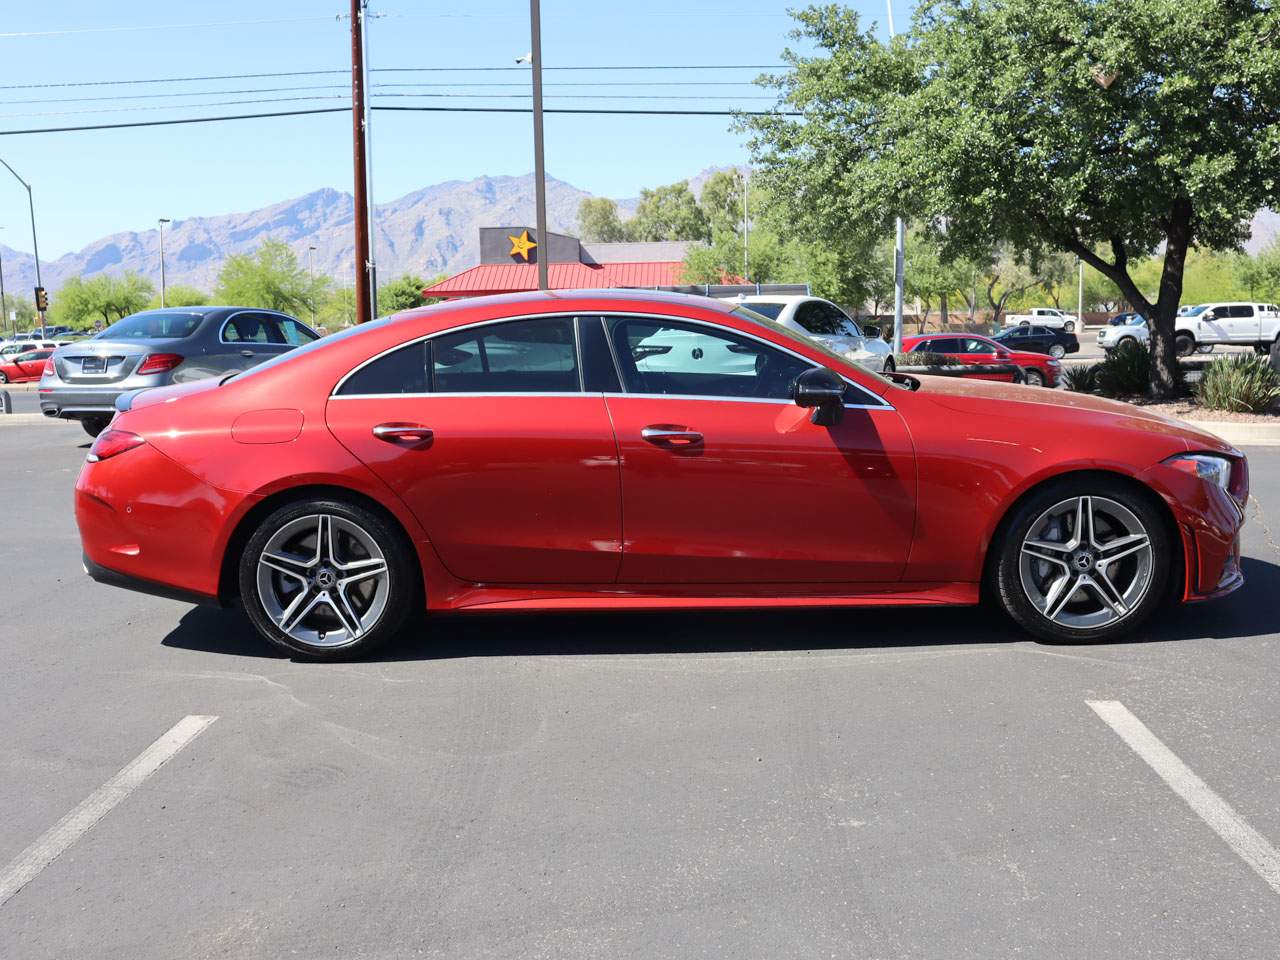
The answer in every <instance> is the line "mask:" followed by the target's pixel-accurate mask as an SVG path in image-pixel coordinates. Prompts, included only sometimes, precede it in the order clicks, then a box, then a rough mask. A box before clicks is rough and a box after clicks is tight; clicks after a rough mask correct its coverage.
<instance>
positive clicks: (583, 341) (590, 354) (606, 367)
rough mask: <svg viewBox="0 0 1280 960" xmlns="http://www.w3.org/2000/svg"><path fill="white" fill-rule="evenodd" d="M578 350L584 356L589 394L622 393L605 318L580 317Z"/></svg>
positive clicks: (583, 378)
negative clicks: (606, 331)
mask: <svg viewBox="0 0 1280 960" xmlns="http://www.w3.org/2000/svg"><path fill="white" fill-rule="evenodd" d="M578 350H579V353H580V354H581V356H582V387H583V389H584V390H586V391H587V392H588V393H621V392H622V384H621V383H620V382H619V380H618V369H617V367H615V366H614V363H613V351H612V350H610V349H609V337H608V334H607V333H605V329H604V318H603V317H578Z"/></svg>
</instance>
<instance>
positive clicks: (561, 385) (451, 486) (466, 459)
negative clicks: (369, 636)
mask: <svg viewBox="0 0 1280 960" xmlns="http://www.w3.org/2000/svg"><path fill="white" fill-rule="evenodd" d="M597 322H598V321H597ZM574 327H575V321H574V319H573V318H572V317H555V318H540V319H533V320H518V321H509V322H504V323H500V324H497V323H495V324H481V325H477V326H474V327H469V328H465V329H462V330H459V331H455V332H451V333H446V334H441V335H438V336H436V337H433V338H430V339H428V340H426V341H419V342H417V343H413V344H409V345H407V346H405V347H401V348H399V349H397V350H396V351H393V352H391V353H388V354H386V355H384V356H382V357H380V358H378V359H376V360H374V361H373V362H372V363H369V364H366V365H365V366H364V367H361V368H359V369H358V370H357V371H355V372H354V373H353V374H351V375H349V376H348V377H347V378H346V380H345V381H344V382H343V383H342V384H340V385H339V388H338V390H337V391H336V392H335V396H334V397H333V398H332V399H331V400H330V401H329V404H328V409H327V412H326V416H327V419H328V424H329V428H330V429H331V430H332V431H333V433H334V435H335V436H337V438H338V439H339V440H340V441H341V442H342V443H343V444H344V445H345V446H346V447H347V449H349V450H350V451H351V452H352V453H353V454H354V455H355V456H356V457H358V458H359V459H360V460H362V461H363V462H364V463H366V464H367V465H368V466H369V468H370V469H372V470H373V471H374V472H375V473H376V474H377V475H378V476H379V477H381V478H382V479H383V480H384V481H385V482H386V483H387V485H388V486H389V487H390V488H391V489H392V490H393V491H395V493H396V494H398V495H399V496H400V497H401V499H403V500H404V502H405V503H406V504H407V505H408V507H409V509H410V510H411V511H413V513H414V515H415V516H416V517H417V518H418V520H419V522H421V523H422V526H423V528H424V529H425V530H426V531H427V535H428V536H429V537H430V539H431V542H432V544H433V546H434V547H435V550H436V552H437V553H438V554H439V556H440V559H441V562H443V563H444V565H445V566H446V567H447V568H448V569H449V571H450V572H451V573H452V574H453V575H454V576H456V577H458V578H460V579H463V580H469V581H472V582H488V583H531V584H532V583H609V582H612V581H613V580H614V578H615V577H616V576H617V572H618V563H619V559H620V556H621V550H622V543H621V536H622V514H621V504H620V492H619V465H618V449H617V444H616V442H615V440H614V436H613V428H612V427H611V426H610V423H609V413H608V411H607V409H606V408H605V401H604V397H603V396H602V394H600V393H596V394H594V395H590V394H585V393H583V392H582V382H581V379H580V372H579V364H578V361H577V357H578V352H577V349H576V344H575V335H574Z"/></svg>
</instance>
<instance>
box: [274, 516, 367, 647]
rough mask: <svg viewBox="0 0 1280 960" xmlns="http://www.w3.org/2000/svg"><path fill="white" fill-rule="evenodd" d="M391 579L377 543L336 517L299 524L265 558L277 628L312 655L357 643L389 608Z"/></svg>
mask: <svg viewBox="0 0 1280 960" xmlns="http://www.w3.org/2000/svg"><path fill="white" fill-rule="evenodd" d="M390 586H391V574H390V567H389V566H388V563H387V558H386V556H385V555H384V553H383V551H382V549H381V548H380V547H379V546H378V543H377V541H376V540H375V539H374V538H373V537H372V536H371V535H370V534H369V533H368V531H366V530H365V529H364V528H363V527H361V526H359V525H358V524H356V523H353V522H352V521H350V520H348V519H346V518H345V517H339V516H335V515H333V514H327V513H321V514H310V515H307V516H302V517H298V518H296V519H294V520H291V521H289V522H288V523H286V524H284V525H283V526H282V527H280V529H279V530H277V531H276V532H275V533H274V534H273V535H272V536H271V538H270V539H269V540H268V541H267V544H266V546H265V547H264V548H263V550H262V552H261V554H259V556H258V568H257V587H258V597H259V599H260V600H261V601H262V606H263V609H264V610H265V611H266V613H267V616H269V617H270V618H271V620H272V622H273V623H274V624H275V625H276V627H277V628H278V629H279V630H280V631H281V632H282V633H284V634H286V635H287V636H288V637H290V638H291V639H293V640H295V641H298V642H299V643H303V644H306V645H307V646H310V647H340V646H345V645H347V644H350V643H354V642H355V641H357V640H359V639H360V638H361V637H363V636H364V635H365V634H366V633H368V632H369V631H370V630H371V629H373V627H374V626H375V625H376V624H377V622H378V619H379V617H381V616H382V613H383V611H384V610H385V609H386V606H387V598H388V595H389V593H390Z"/></svg>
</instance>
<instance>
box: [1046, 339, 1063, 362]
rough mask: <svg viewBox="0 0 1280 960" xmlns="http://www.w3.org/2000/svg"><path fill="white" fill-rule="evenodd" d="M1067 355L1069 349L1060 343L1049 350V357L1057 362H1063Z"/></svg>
mask: <svg viewBox="0 0 1280 960" xmlns="http://www.w3.org/2000/svg"><path fill="white" fill-rule="evenodd" d="M1066 355H1067V348H1066V347H1064V346H1063V345H1062V344H1060V343H1055V344H1053V346H1051V347H1050V348H1049V356H1051V357H1053V359H1055V360H1061V359H1062V358H1063V357H1065V356H1066Z"/></svg>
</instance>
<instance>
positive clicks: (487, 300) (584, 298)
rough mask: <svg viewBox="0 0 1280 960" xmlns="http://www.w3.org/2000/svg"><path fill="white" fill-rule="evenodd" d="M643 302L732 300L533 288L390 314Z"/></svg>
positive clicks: (721, 308)
mask: <svg viewBox="0 0 1280 960" xmlns="http://www.w3.org/2000/svg"><path fill="white" fill-rule="evenodd" d="M646 303H652V304H663V305H666V306H688V307H694V308H697V309H701V310H711V311H714V312H716V313H731V312H732V311H733V304H732V303H730V302H729V301H725V300H717V299H715V298H714V297H704V296H700V295H694V294H688V293H672V292H668V291H665V290H631V289H623V288H615V287H606V288H601V289H582V290H534V291H526V292H523V293H500V294H494V295H492V296H486V297H459V298H458V299H456V300H445V301H443V302H441V303H435V304H431V305H430V306H426V307H413V308H412V309H409V310H402V311H399V312H398V313H395V314H392V315H391V316H394V317H395V318H396V319H400V318H409V317H418V316H423V315H427V314H430V315H435V316H438V315H440V314H445V313H453V312H455V311H463V310H472V309H475V308H476V307H503V306H519V305H529V306H532V305H540V304H545V305H554V306H557V307H563V308H564V309H565V310H566V311H568V310H573V309H575V308H577V307H581V306H585V305H591V306H593V307H599V306H601V305H604V304H609V305H616V306H618V307H620V308H623V309H636V308H637V307H639V306H643V305H644V304H646Z"/></svg>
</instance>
